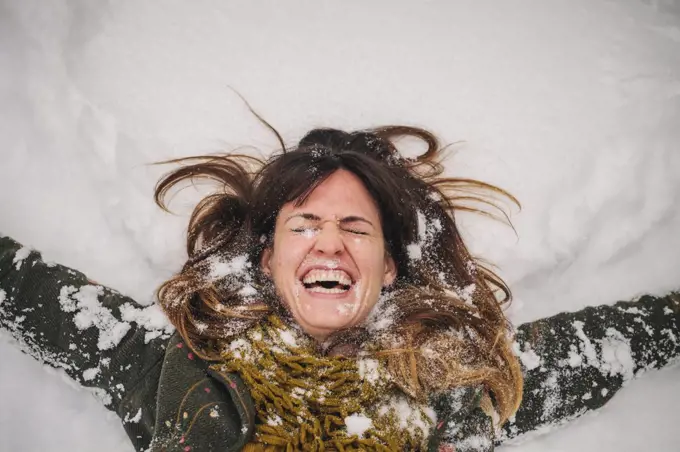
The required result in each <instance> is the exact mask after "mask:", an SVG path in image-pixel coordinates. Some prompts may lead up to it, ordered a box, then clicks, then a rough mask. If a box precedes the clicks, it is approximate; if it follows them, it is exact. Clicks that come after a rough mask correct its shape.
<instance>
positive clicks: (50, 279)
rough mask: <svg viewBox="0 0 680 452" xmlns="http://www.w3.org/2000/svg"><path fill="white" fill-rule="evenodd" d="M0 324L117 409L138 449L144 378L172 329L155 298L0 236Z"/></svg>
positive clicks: (149, 425)
mask: <svg viewBox="0 0 680 452" xmlns="http://www.w3.org/2000/svg"><path fill="white" fill-rule="evenodd" d="M0 329H4V330H6V331H8V332H9V333H10V335H11V336H12V337H13V339H14V340H15V341H16V342H17V343H18V344H19V346H20V347H21V349H22V350H23V351H24V352H25V353H27V354H29V355H31V356H32V357H34V358H36V359H37V360H39V361H41V362H42V363H45V364H47V365H49V366H52V367H55V368H58V369H63V371H65V372H66V373H67V374H68V375H69V376H70V377H71V378H72V379H74V380H75V381H76V382H78V383H79V384H80V385H82V386H84V387H86V388H89V389H90V390H91V391H92V392H93V393H94V394H95V396H97V397H98V398H99V399H100V400H101V401H102V402H103V403H104V405H105V406H106V407H107V408H109V409H110V410H113V411H115V412H116V413H117V414H118V415H119V416H120V417H121V419H122V420H123V423H124V427H125V429H126V431H127V433H128V435H129V436H130V437H131V439H132V440H133V443H135V445H137V446H138V449H141V448H142V447H141V446H142V445H144V444H148V443H149V442H150V441H151V435H152V431H153V425H154V421H155V410H154V409H155V397H156V396H155V392H154V385H155V384H154V382H153V381H151V380H155V381H157V380H158V378H159V375H160V366H161V363H162V360H163V356H164V349H165V343H166V342H167V338H168V337H169V335H170V334H171V333H172V328H171V327H169V326H167V321H165V319H164V317H163V316H162V313H161V312H160V310H159V309H158V308H157V307H156V306H150V307H147V308H143V307H141V306H139V305H138V304H136V303H135V302H134V301H133V300H132V299H130V298H128V297H125V296H123V295H121V294H119V293H117V292H116V291H113V290H111V289H108V288H106V287H102V286H100V285H98V284H95V283H92V282H90V281H88V279H87V278H86V277H85V275H83V274H82V273H80V272H77V271H74V270H71V269H69V268H66V267H63V266H61V265H56V264H51V263H45V262H43V260H42V259H41V256H40V254H39V253H37V252H35V251H32V250H29V249H28V248H26V247H22V246H21V245H20V244H18V243H17V242H15V241H14V240H12V239H10V238H8V237H3V236H0ZM140 383H142V384H140ZM156 384H157V383H156ZM140 388H145V389H146V390H145V391H143V392H140Z"/></svg>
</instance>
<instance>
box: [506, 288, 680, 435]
mask: <svg viewBox="0 0 680 452" xmlns="http://www.w3.org/2000/svg"><path fill="white" fill-rule="evenodd" d="M515 347H516V352H517V353H518V355H519V357H520V359H521V362H522V367H523V371H524V395H523V400H522V404H521V406H520V408H519V410H518V411H517V413H516V414H515V416H514V417H513V418H511V420H510V421H508V422H507V423H506V424H505V425H504V426H503V428H502V432H501V435H500V437H499V441H503V440H506V439H510V438H513V437H516V436H518V435H521V434H523V433H526V432H529V431H534V430H538V429H542V428H544V427H548V426H553V425H559V424H563V423H565V422H568V421H570V420H572V419H574V418H576V417H579V416H581V415H582V414H584V413H586V412H587V411H591V410H595V409H598V408H600V407H601V406H603V405H604V404H605V403H606V402H607V401H609V399H611V398H612V396H613V395H614V394H615V393H616V392H617V391H618V390H619V389H621V387H623V386H624V385H625V384H626V383H627V382H628V381H630V380H632V379H633V378H635V377H637V376H639V375H640V374H642V373H643V372H645V371H646V370H648V369H658V368H661V367H664V366H666V365H668V364H670V363H672V362H675V361H677V358H678V357H679V356H680V293H677V292H673V293H670V294H668V295H666V296H664V297H653V296H649V295H645V296H643V297H641V298H640V299H639V300H637V301H624V302H619V303H616V304H614V305H604V306H597V307H588V308H585V309H583V310H581V311H578V312H571V313H561V314H557V315H555V316H553V317H549V318H546V319H541V320H538V321H535V322H531V323H527V324H524V325H521V326H520V327H519V328H518V331H517V335H516V344H515Z"/></svg>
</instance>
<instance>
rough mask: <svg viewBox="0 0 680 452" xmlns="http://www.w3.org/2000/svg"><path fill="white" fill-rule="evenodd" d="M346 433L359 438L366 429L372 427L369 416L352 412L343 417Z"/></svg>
mask: <svg viewBox="0 0 680 452" xmlns="http://www.w3.org/2000/svg"><path fill="white" fill-rule="evenodd" d="M345 425H346V426H347V434H348V435H357V436H358V437H359V438H361V437H362V436H363V434H364V432H365V431H366V430H368V429H369V428H372V427H373V421H372V420H371V418H369V417H366V416H364V415H361V414H352V415H349V416H347V417H345Z"/></svg>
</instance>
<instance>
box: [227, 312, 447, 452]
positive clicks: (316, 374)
mask: <svg viewBox="0 0 680 452" xmlns="http://www.w3.org/2000/svg"><path fill="white" fill-rule="evenodd" d="M222 357H223V361H222V362H221V363H220V364H215V365H214V367H215V368H216V369H218V370H220V371H222V372H235V373H238V374H239V375H240V376H241V378H242V379H243V381H244V382H245V384H246V386H247V387H248V389H249V390H250V394H251V396H252V398H253V401H254V404H255V408H256V411H257V418H258V419H257V423H256V427H255V436H254V438H253V441H252V442H251V443H250V444H248V445H247V446H246V447H245V448H244V449H243V450H244V451H245V452H265V451H266V452H269V451H272V452H283V451H286V452H292V451H309V452H324V451H346V452H350V451H380V452H388V451H395V450H398V451H402V450H412V451H416V450H426V445H427V439H428V437H429V431H430V428H431V426H432V424H433V422H434V419H433V418H434V414H433V412H432V410H430V409H429V408H428V407H427V406H426V405H424V404H419V403H416V401H414V400H412V399H409V398H408V397H407V396H406V395H405V394H403V393H402V392H401V391H400V390H399V389H398V388H397V387H396V385H394V383H393V382H392V381H391V379H390V377H389V375H388V373H387V372H386V370H385V366H384V362H383V361H382V360H381V359H377V358H371V357H370V356H360V357H358V358H345V357H328V356H321V355H320V354H319V353H317V352H316V347H315V344H314V341H313V340H312V339H310V338H309V337H307V336H305V335H304V334H302V333H300V332H298V331H296V330H295V329H292V328H290V327H289V326H287V325H286V324H285V323H284V322H283V321H282V320H281V319H280V318H279V317H277V316H275V315H271V316H269V317H268V318H267V320H266V321H263V322H261V323H260V324H258V325H256V326H255V327H253V328H251V329H250V330H249V331H248V332H247V333H246V334H245V337H242V338H239V339H237V340H234V341H232V342H230V343H225V344H223V351H222Z"/></svg>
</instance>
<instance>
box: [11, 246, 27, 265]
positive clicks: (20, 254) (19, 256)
mask: <svg viewBox="0 0 680 452" xmlns="http://www.w3.org/2000/svg"><path fill="white" fill-rule="evenodd" d="M29 254H31V249H30V248H28V247H26V246H24V247H21V248H19V250H18V251H17V253H16V254H15V255H14V259H12V263H13V264H15V265H14V268H16V269H17V270H19V269H20V268H21V264H23V262H24V259H26V258H27V257H28V256H29Z"/></svg>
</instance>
